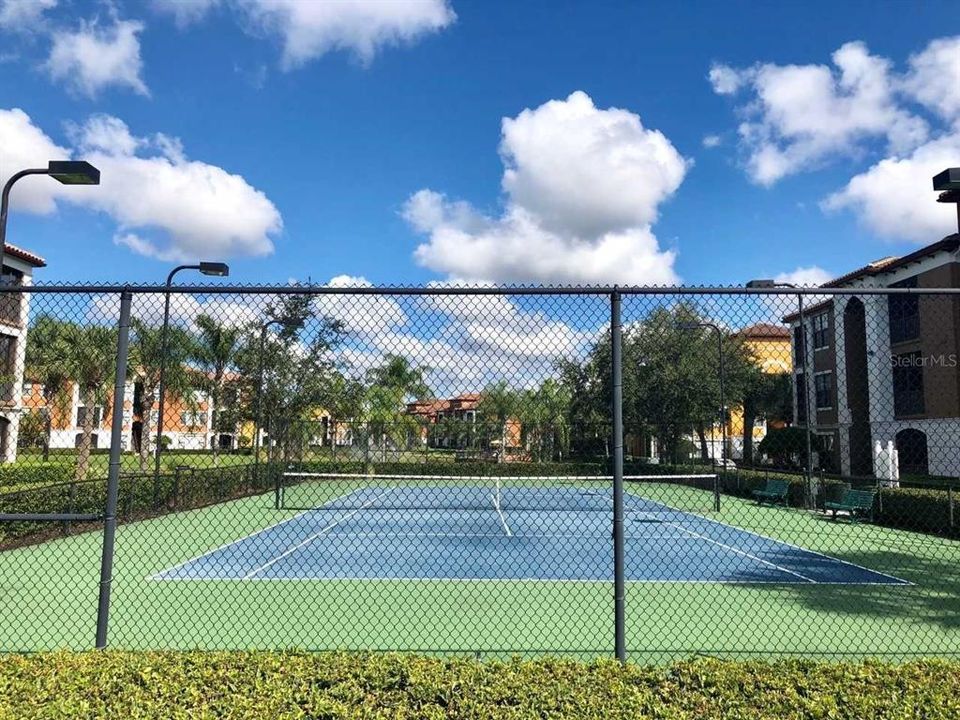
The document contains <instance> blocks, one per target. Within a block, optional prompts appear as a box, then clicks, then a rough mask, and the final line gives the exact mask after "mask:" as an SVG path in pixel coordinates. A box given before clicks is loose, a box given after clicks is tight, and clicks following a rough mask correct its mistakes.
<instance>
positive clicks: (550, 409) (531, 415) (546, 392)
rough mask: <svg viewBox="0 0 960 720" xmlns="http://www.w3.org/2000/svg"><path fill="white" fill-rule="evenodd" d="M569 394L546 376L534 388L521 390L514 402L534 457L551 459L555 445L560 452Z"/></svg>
mask: <svg viewBox="0 0 960 720" xmlns="http://www.w3.org/2000/svg"><path fill="white" fill-rule="evenodd" d="M569 405H570V394H569V392H568V391H567V389H566V388H565V387H564V386H563V385H562V384H561V383H560V382H558V381H557V380H554V379H553V378H547V379H546V380H544V381H543V382H542V383H540V387H538V388H537V389H536V390H528V391H526V392H525V393H523V395H522V397H521V398H520V399H519V401H518V416H519V419H520V422H521V426H522V427H523V429H524V432H525V434H526V436H527V440H528V442H529V444H530V446H531V451H532V454H533V456H534V458H536V459H537V461H538V462H543V459H544V457H546V458H549V459H551V460H552V459H554V457H555V455H556V453H557V449H558V447H559V448H560V452H561V454H562V448H563V447H564V445H565V442H566V437H567V432H566V431H567V408H568V407H569Z"/></svg>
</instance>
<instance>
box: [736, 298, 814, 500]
mask: <svg viewBox="0 0 960 720" xmlns="http://www.w3.org/2000/svg"><path fill="white" fill-rule="evenodd" d="M747 287H748V288H750V289H772V288H792V289H793V290H796V289H798V288H797V286H796V285H794V284H793V283H788V282H776V281H774V280H751V281H750V282H748V283H747ZM797 310H798V312H797V320H798V321H799V323H800V343H799V345H800V348H799V349H800V352H801V353H802V356H801V358H800V367H801V368H802V370H803V421H804V422H803V425H804V426H803V430H804V440H805V441H806V454H807V455H806V462H805V463H804V470H803V474H804V485H805V486H806V488H807V503H808V504H809V505H810V506H811V507H812V506H813V489H812V488H811V487H810V484H811V483H812V482H813V449H812V447H811V444H810V413H811V412H816V407H813V408H811V406H810V385H811V381H812V380H813V378H812V377H811V375H810V368H809V365H808V364H807V357H808V356H809V352H808V348H807V326H806V325H805V324H804V321H803V293H799V292H798V293H797ZM797 402H798V403H799V399H798V400H797ZM814 405H816V403H815V402H814Z"/></svg>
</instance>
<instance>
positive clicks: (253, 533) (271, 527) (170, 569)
mask: <svg viewBox="0 0 960 720" xmlns="http://www.w3.org/2000/svg"><path fill="white" fill-rule="evenodd" d="M310 512H313V509H307V510H303V511H301V512H298V513H297V514H296V515H293V516H292V517H288V518H284V519H283V520H278V521H277V522H275V523H272V524H270V525H267V526H266V527H262V528H258V529H256V530H253V531H251V532H248V533H247V534H246V535H244V536H243V537H241V538H237V539H236V540H232V541H230V542H228V543H227V544H226V545H218V546H217V547H215V548H210V549H209V550H207V551H206V552H204V553H201V554H200V555H197V556H196V557H192V558H187V559H186V560H184V561H183V562H179V563H177V564H176V565H174V566H173V567H168V568H165V569H164V570H160V571H158V572H155V573H154V574H153V575H150V576H149V577H148V578H147V580H162V579H163V578H161V577H159V576H160V575H165V574H167V573H169V572H173V571H174V570H179V569H180V568H182V567H183V566H185V565H189V564H190V563H192V562H196V561H197V560H202V559H203V558H205V557H207V555H213V553H215V552H219V551H220V550H226V549H227V548H228V547H233V546H234V545H236V544H238V543H242V542H243V541H244V540H251V539H253V538H255V537H256V536H257V535H259V534H260V533H265V532H268V531H270V530H276V529H277V528H278V527H280V526H281V525H286V524H287V523H289V522H293V521H294V520H297V519H298V518H302V517H303V516H304V515H306V514H307V513H310Z"/></svg>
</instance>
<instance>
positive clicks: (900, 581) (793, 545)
mask: <svg viewBox="0 0 960 720" xmlns="http://www.w3.org/2000/svg"><path fill="white" fill-rule="evenodd" d="M624 495H625V496H626V495H629V496H631V497H634V498H637V499H638V500H644V501H646V502H653V503H655V504H657V505H660V506H661V507H665V508H669V509H670V510H674V511H676V512H679V513H682V514H683V515H688V516H690V517H695V518H697V519H699V520H702V521H703V522H706V523H709V524H712V525H720V526H721V527H725V528H729V529H730V530H735V531H737V532H742V533H747V534H748V535H753V536H754V537H758V538H761V539H763V540H769V541H771V542H775V543H780V544H782V545H786V546H788V547H791V548H793V549H795V550H800V551H802V552H805V553H810V554H811V555H817V556H819V557H822V558H825V559H826V560H831V561H833V562H836V563H841V564H842V565H849V566H850V567H854V568H857V569H858V570H864V571H866V572H868V573H871V574H873V575H881V576H883V577H887V578H890V579H891V580H896V583H895V584H898V585H916V583H913V582H910V581H909V580H904V579H903V578H901V577H897V576H896V575H891V574H890V573H885V572H882V571H880V570H874V569H873V568H868V567H866V566H865V565H858V564H857V563H855V562H850V561H849V560H844V559H842V558H838V557H834V556H833V555H828V554H827V553H825V552H820V551H819V550H811V549H810V548H807V547H804V546H803V545H797V544H796V543H792V542H790V541H788V540H783V539H781V538H776V537H771V536H770V535H764V534H763V533H759V532H757V531H756V530H750V529H747V528H742V527H738V526H736V525H731V524H730V523H726V522H724V521H723V520H717V519H716V518H712V517H708V516H706V515H701V514H700V513H696V512H690V511H687V510H680V509H679V508H675V507H673V506H672V505H667V504H666V503H662V502H659V501H657V500H649V499H647V498H644V497H643V496H642V495H634V494H633V493H631V492H630V491H629V490H628V491H625V492H624ZM681 529H684V528H681ZM812 582H816V583H818V584H820V585H826V584H835V585H862V584H874V583H857V582H854V583H849V582H838V583H833V582H822V581H820V580H814V581H812ZM875 584H877V585H890V584H893V583H875Z"/></svg>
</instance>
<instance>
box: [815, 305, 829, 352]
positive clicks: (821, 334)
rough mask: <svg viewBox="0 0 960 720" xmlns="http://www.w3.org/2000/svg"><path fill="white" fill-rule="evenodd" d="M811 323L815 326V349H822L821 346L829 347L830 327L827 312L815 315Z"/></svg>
mask: <svg viewBox="0 0 960 720" xmlns="http://www.w3.org/2000/svg"><path fill="white" fill-rule="evenodd" d="M811 325H812V326H813V349H814V350H820V349H821V348H825V347H827V345H828V344H829V341H828V338H827V329H828V327H829V321H828V318H827V313H820V314H819V315H814V317H813V320H812V321H811Z"/></svg>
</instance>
